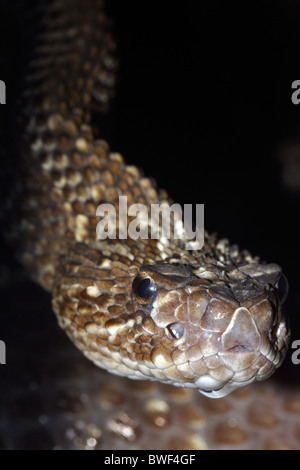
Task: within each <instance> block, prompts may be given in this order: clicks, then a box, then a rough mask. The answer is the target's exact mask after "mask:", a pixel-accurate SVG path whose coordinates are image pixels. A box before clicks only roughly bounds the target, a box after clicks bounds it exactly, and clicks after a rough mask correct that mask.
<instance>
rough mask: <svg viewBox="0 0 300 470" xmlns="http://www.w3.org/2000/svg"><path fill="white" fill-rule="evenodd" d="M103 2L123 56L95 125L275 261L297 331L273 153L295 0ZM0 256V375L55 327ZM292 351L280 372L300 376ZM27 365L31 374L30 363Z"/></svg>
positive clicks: (10, 37) (16, 45)
mask: <svg viewBox="0 0 300 470" xmlns="http://www.w3.org/2000/svg"><path fill="white" fill-rule="evenodd" d="M5 3H6V2H4V3H3V4H0V13H1V14H2V15H3V14H4V11H6V10H5V8H6V5H5ZM108 12H109V14H110V16H111V17H112V19H113V22H114V33H115V37H116V40H117V43H118V54H119V59H120V68H119V78H118V85H117V90H116V97H115V99H114V101H113V104H112V107H111V110H110V112H109V114H108V116H107V117H106V118H105V120H104V119H103V118H101V117H99V116H95V123H96V124H97V125H98V126H99V133H100V135H101V136H102V137H104V138H106V139H107V140H108V141H109V143H110V146H111V148H112V150H114V151H119V152H120V153H122V154H123V156H124V157H125V159H126V161H127V162H128V163H130V164H136V165H138V166H139V167H141V168H142V169H143V170H144V173H145V175H146V176H153V177H154V178H155V179H156V181H157V183H158V186H159V187H162V188H165V189H167V190H168V192H169V194H170V196H171V197H172V199H174V200H175V201H176V202H179V203H181V204H185V203H192V204H196V203H204V204H205V226H206V229H207V230H209V231H217V232H218V233H219V234H220V236H221V237H228V238H229V239H230V241H231V242H232V243H238V244H239V246H240V247H241V248H246V249H248V250H249V251H250V252H252V253H253V254H257V255H259V256H260V257H261V258H262V259H264V260H266V261H268V262H277V263H278V264H280V265H281V266H282V267H283V270H284V272H285V273H286V276H287V278H288V280H289V283H290V296H289V299H288V301H287V303H286V309H287V311H288V313H289V316H290V319H291V326H292V331H293V339H298V338H300V325H299V323H300V322H299V313H300V294H299V282H300V273H299V271H300V269H299V261H300V243H299V229H298V221H299V213H300V210H299V209H300V194H299V193H298V192H297V191H293V190H291V189H290V188H288V187H287V186H285V185H284V184H283V180H282V172H283V167H282V165H281V164H280V162H279V160H278V158H277V155H278V150H279V148H280V146H282V145H283V144H285V143H286V142H289V141H293V140H295V139H297V138H298V135H299V134H298V133H299V129H300V105H299V106H295V105H293V104H292V101H291V94H292V89H291V84H292V82H293V81H294V80H297V79H300V54H299V45H300V28H299V18H300V6H299V4H298V2H297V1H296V0H294V1H285V2H279V1H278V2H276V1H272V2H271V1H260V2H242V4H241V5H239V4H237V3H229V4H228V2H222V1H214V2H203V3H202V2H195V1H185V2H180V3H179V2H178V3H175V4H174V3H173V4H168V3H167V2H161V1H160V2H158V1H151V2H137V1H130V2H124V1H123V2H120V1H116V0H111V1H110V2H108ZM4 18H6V19H5V21H4ZM20 25H21V26H22V18H21V17H14V15H13V14H12V13H10V12H8V13H7V14H5V16H2V20H1V26H2V29H1V36H0V39H1V41H0V44H1V47H0V53H1V63H2V66H3V71H2V76H0V79H5V81H6V82H7V87H8V104H7V105H6V106H5V107H3V106H2V107H1V109H0V111H1V131H2V132H1V136H2V137H1V138H2V144H3V145H1V149H0V156H1V159H2V165H1V174H0V176H1V179H0V183H1V191H2V193H6V192H7V189H8V188H9V184H10V183H9V181H10V179H9V178H10V172H9V169H8V166H9V165H8V162H9V161H10V160H12V159H13V158H14V157H15V152H14V151H11V150H7V148H8V146H10V148H11V142H10V141H11V131H10V122H11V120H10V118H11V116H13V108H12V105H11V101H12V100H11V98H12V96H11V90H12V89H14V87H15V84H16V82H17V79H18V63H20V62H22V61H23V60H24V57H25V56H26V51H25V46H24V43H23V41H22V34H21V33H20V32H19V30H18V28H19V27H20ZM299 179H300V174H299ZM4 224H5V221H4ZM0 259H1V279H0V281H1V284H0V285H1V298H2V302H1V307H0V315H1V316H0V339H2V340H4V341H5V342H6V344H7V354H8V358H7V361H8V365H6V366H5V374H4V369H3V368H2V367H1V366H0V367H1V370H0V372H1V374H2V373H3V377H4V375H5V377H4V382H2V387H3V383H5V380H6V381H8V382H9V383H15V384H16V386H17V385H18V380H19V379H18V377H17V376H16V375H14V374H15V372H14V369H13V366H11V367H10V366H9V363H10V364H13V363H14V361H16V362H17V361H18V360H19V359H17V358H18V357H19V356H20V351H21V348H22V344H23V341H24V337H27V338H31V337H32V341H33V343H32V344H33V348H34V347H36V348H38V347H40V346H41V343H39V341H38V340H37V336H38V335H39V332H41V333H40V334H41V336H42V337H43V348H44V350H43V354H44V353H45V351H46V353H47V348H48V350H50V349H51V347H53V344H54V343H53V337H54V335H55V334H57V335H59V334H60V332H58V328H57V327H56V323H55V319H54V316H53V314H52V313H51V307H50V298H49V296H48V294H46V293H44V292H43V291H42V290H41V289H40V288H39V287H38V286H36V285H34V284H33V283H32V282H31V281H29V280H27V278H26V274H25V273H24V272H23V270H22V268H21V267H19V266H18V264H17V263H16V262H15V261H14V260H13V255H12V253H11V251H10V249H9V247H8V246H7V245H6V244H5V243H4V242H2V244H1V258H0ZM1 310H2V311H1ZM47 334H48V336H47ZM54 341H55V340H54ZM39 345H40V346H39ZM23 352H24V351H23V350H22V353H23ZM291 352H292V351H290V352H289V353H288V357H287V360H286V361H285V364H284V366H283V367H282V368H281V369H280V370H279V372H278V378H279V380H280V378H281V377H282V378H284V380H287V379H289V380H290V381H291V382H295V381H297V380H298V379H299V376H300V373H299V371H300V365H299V366H295V365H292V364H291V360H290V356H291ZM24 364H25V363H24ZM26 364H28V362H26ZM3 367H4V366H3ZM24 367H26V365H25V366H24ZM28 367H29V372H28V373H27V376H28V374H29V376H30V374H31V373H32V374H36V373H38V372H36V371H34V372H32V371H30V366H28ZM16 370H17V369H16ZM25 375H26V374H25ZM12 377H13V378H12ZM4 389H5V385H4ZM0 424H1V413H0ZM0 447H1V438H0Z"/></svg>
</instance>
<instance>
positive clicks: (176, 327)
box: [167, 323, 185, 339]
mask: <svg viewBox="0 0 300 470" xmlns="http://www.w3.org/2000/svg"><path fill="white" fill-rule="evenodd" d="M167 330H168V331H169V332H170V333H171V335H172V336H173V338H176V339H179V338H182V336H183V335H184V332H185V328H184V326H183V325H182V324H181V323H170V325H168V326H167Z"/></svg>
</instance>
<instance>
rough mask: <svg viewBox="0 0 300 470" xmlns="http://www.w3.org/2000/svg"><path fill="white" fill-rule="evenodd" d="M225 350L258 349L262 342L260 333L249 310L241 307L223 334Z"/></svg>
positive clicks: (247, 350) (246, 350)
mask: <svg viewBox="0 0 300 470" xmlns="http://www.w3.org/2000/svg"><path fill="white" fill-rule="evenodd" d="M222 343H223V351H224V352H230V353H247V352H248V353H249V352H253V351H256V350H257V349H258V347H259V344H260V333H259V331H258V329H257V326H256V323H255V321H254V319H253V316H252V315H251V313H250V312H249V310H248V309H247V308H245V307H239V308H237V309H236V310H235V312H234V314H233V317H232V319H231V321H230V323H229V325H228V327H227V328H226V330H225V332H224V333H223V335H222Z"/></svg>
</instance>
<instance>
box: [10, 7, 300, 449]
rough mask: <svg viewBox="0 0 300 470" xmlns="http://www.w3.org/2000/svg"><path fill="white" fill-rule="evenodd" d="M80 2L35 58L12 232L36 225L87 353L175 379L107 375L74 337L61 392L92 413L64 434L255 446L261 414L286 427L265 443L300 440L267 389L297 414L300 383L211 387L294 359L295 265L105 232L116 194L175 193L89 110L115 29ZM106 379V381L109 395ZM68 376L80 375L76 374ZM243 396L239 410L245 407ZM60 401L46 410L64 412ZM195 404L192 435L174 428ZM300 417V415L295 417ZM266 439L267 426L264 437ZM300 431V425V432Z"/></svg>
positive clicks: (105, 98)
mask: <svg viewBox="0 0 300 470" xmlns="http://www.w3.org/2000/svg"><path fill="white" fill-rule="evenodd" d="M70 5H71V3H69V2H68V1H65V2H59V1H57V2H55V1H54V2H51V4H50V5H49V8H48V10H47V12H46V13H45V16H44V25H45V30H44V31H43V32H42V33H41V35H40V37H39V44H38V46H37V47H36V50H35V57H34V59H33V60H32V61H31V63H30V66H29V70H28V71H27V79H26V82H27V83H26V85H25V91H24V95H23V98H24V103H25V104H24V106H23V109H24V113H23V116H22V127H23V128H25V129H26V132H25V135H24V140H23V144H22V155H23V159H22V169H21V175H20V177H19V181H20V185H19V186H18V187H17V188H16V193H15V195H14V198H13V199H14V204H15V205H16V207H18V209H19V210H20V212H19V214H18V217H17V219H16V222H15V223H14V227H13V232H12V234H11V235H10V238H12V239H13V241H14V243H15V244H16V245H17V246H20V240H21V242H22V243H21V245H22V246H21V250H20V253H19V257H20V259H21V261H22V263H23V264H24V265H25V266H26V267H27V268H28V270H29V271H30V272H31V273H32V276H33V278H34V279H35V280H36V281H37V282H38V283H39V284H40V285H41V286H43V287H44V288H45V289H46V290H47V291H49V292H51V293H52V299H53V300H52V304H53V309H54V311H55V313H56V315H57V318H58V321H59V324H60V326H61V327H62V328H63V329H65V330H66V332H67V333H68V335H69V337H70V338H71V339H72V341H73V342H74V343H75V344H76V346H77V347H78V348H79V349H81V350H82V351H83V353H84V354H85V356H87V357H88V358H89V359H91V360H92V361H93V362H94V363H95V364H96V365H99V366H100V367H101V368H104V369H107V370H109V371H110V372H113V373H114V374H117V375H121V376H122V375H124V376H126V377H129V378H133V379H149V378H150V379H152V380H153V379H154V380H158V381H159V382H165V384H156V383H152V382H144V381H143V380H142V381H140V382H139V381H129V380H127V379H122V378H114V377H113V376H108V375H107V373H105V372H99V370H98V369H95V368H92V365H89V366H86V362H85V361H84V359H83V358H82V359H81V358H80V356H76V352H75V353H74V352H72V353H71V354H74V355H75V356H74V357H75V358H76V359H75V361H76V364H77V371H76V375H77V374H78V376H77V377H78V389H77V391H76V392H75V395H73V392H72V391H70V394H71V396H70V397H65V398H63V399H62V400H61V403H65V405H63V406H66V407H67V406H68V405H69V404H70V406H71V407H72V406H73V403H74V402H75V405H74V406H75V408H76V407H77V409H75V410H74V409H72V410H71V413H73V415H74V416H76V413H77V411H78V409H80V413H79V414H81V419H77V418H75V421H74V422H73V424H72V427H69V428H68V426H67V424H64V425H62V426H63V427H64V428H65V434H64V437H63V439H62V441H61V443H60V444H57V447H60V446H61V447H66V448H68V447H70V448H82V447H83V448H88V447H90V448H91V447H92V448H95V447H96V448H113V447H114V448H125V447H126V448H147V446H148V445H149V444H147V442H146V440H145V439H146V437H147V439H148V438H149V433H150V434H151V430H150V429H153V431H152V434H151V435H153V439H152V445H153V447H156V448H158V447H159V439H158V440H157V444H156V443H155V438H154V435H155V434H156V432H157V431H156V430H157V429H161V430H162V431H164V432H165V443H164V448H172V449H179V448H180V449H202V448H208V447H211V448H214V447H216V446H220V447H224V448H227V446H229V445H235V446H236V447H237V448H243V447H244V446H245V442H246V441H247V439H248V437H249V436H248V433H251V432H252V431H251V429H250V426H249V427H247V423H248V422H249V423H251V424H255V425H257V426H258V428H259V427H261V429H263V430H264V433H265V430H266V429H267V428H268V427H270V428H272V437H271V433H270V437H269V438H268V436H267V433H265V438H264V440H263V446H264V447H265V448H275V447H282V448H285V447H289V446H288V445H286V446H285V444H284V442H283V441H282V439H281V437H279V436H278V437H277V438H276V437H275V438H274V433H273V428H274V427H276V426H278V427H279V426H280V430H281V431H282V428H283V426H282V422H283V421H284V418H283V417H282V416H281V415H280V412H279V413H278V414H276V415H274V414H273V413H272V412H271V411H269V412H268V410H266V409H265V407H264V405H262V403H263V399H262V401H261V402H260V399H259V397H260V396H262V397H264V401H265V399H266V397H268V399H269V400H270V409H269V410H271V409H273V408H274V407H276V406H277V404H278V400H281V402H280V407H281V408H282V407H283V408H284V407H285V408H286V409H289V410H290V411H291V413H293V412H294V411H295V410H296V412H298V407H299V403H298V401H297V398H296V397H293V396H291V398H290V399H279V398H277V397H276V393H275V392H274V385H272V386H271V385H270V386H269V387H268V386H266V387H264V388H260V387H259V386H258V387H257V388H255V387H253V388H248V389H246V390H244V389H243V390H240V391H236V392H234V394H233V397H234V398H231V397H230V396H229V397H228V398H227V397H226V398H222V399H221V400H217V401H216V402H215V401H214V402H213V403H214V404H212V401H211V400H209V399H208V398H204V397H200V396H199V393H198V391H197V390H200V391H201V392H202V393H203V394H206V395H208V396H210V397H216V398H218V397H224V396H225V395H227V394H228V393H230V392H231V391H232V390H235V389H236V388H239V387H242V386H244V385H247V384H249V383H251V382H253V381H256V380H257V381H261V380H263V379H265V378H267V377H269V376H270V375H271V374H272V373H273V372H274V370H275V369H276V368H277V367H279V365H280V364H281V363H282V361H283V358H284V356H285V353H286V350H287V346H288V342H289V330H288V327H287V325H286V320H285V317H284V315H283V313H282V303H283V300H284V297H285V295H282V292H281V290H282V283H283V284H284V282H285V281H284V278H283V277H282V273H281V269H280V268H279V267H278V266H277V265H275V264H260V262H259V260H258V258H253V257H252V256H251V255H250V254H249V253H248V252H240V251H239V250H238V248H237V247H236V246H230V245H229V243H228V242H227V241H226V240H218V239H217V238H216V237H215V236H214V235H212V236H209V235H207V234H206V235H205V244H204V248H203V249H202V250H201V251H199V252H189V251H187V250H184V242H182V241H178V240H175V239H171V240H167V241H166V240H130V239H128V240H124V241H123V240H122V241H121V240H118V239H116V240H110V241H109V242H101V241H99V240H98V239H97V238H96V234H95V231H96V225H97V223H98V219H97V217H96V216H95V214H96V209H97V206H98V205H99V204H100V203H101V202H109V203H112V204H113V205H114V207H115V208H116V210H117V212H118V203H117V201H118V197H119V196H120V195H126V196H127V198H128V203H129V204H131V203H134V202H140V203H143V204H145V205H146V206H147V207H150V205H151V204H153V203H158V202H159V203H164V202H166V203H167V204H170V203H171V201H170V200H169V199H168V196H167V194H166V193H165V192H164V191H158V190H157V189H156V187H155V186H154V185H153V182H152V181H150V180H149V179H147V178H145V177H144V176H143V175H142V174H141V172H140V171H139V170H137V168H135V167H131V166H126V165H125V163H124V161H123V158H122V157H121V156H120V155H119V154H117V153H112V152H111V151H110V149H109V147H108V145H107V143H106V142H104V141H102V140H95V138H94V135H93V131H92V128H91V126H90V125H89V121H90V110H91V109H92V107H93V106H97V108H98V110H100V112H105V111H106V109H107V106H108V104H109V101H110V99H111V97H112V96H113V87H114V82H115V70H116V61H115V57H114V54H115V44H114V41H113V38H112V36H111V33H110V27H109V22H108V21H107V18H106V16H105V13H104V10H103V4H102V2H101V1H95V2H93V8H91V9H90V8H87V7H86V4H85V3H84V2H80V1H78V2H76V7H77V8H70ZM72 5H74V2H72ZM62 6H63V8H62ZM82 58H84V60H82ZM20 219H21V223H20ZM120 229H121V227H119V226H117V230H120ZM145 279H147V280H150V283H151V286H153V287H155V297H154V298H153V299H151V308H150V309H149V302H148V299H146V301H145V299H144V298H143V296H142V295H141V294H140V291H139V284H140V283H141V282H142V281H143V280H145ZM284 288H285V286H283V289H284ZM178 325H180V326H181V327H183V328H182V329H178ZM178 331H180V332H183V333H182V334H181V333H180V334H179V333H178ZM65 347H66V349H67V348H68V346H64V348H65ZM62 350H63V349H62ZM62 354H63V353H62ZM66 354H67V355H68V353H66ZM81 362H82V364H83V366H81ZM81 367H82V369H81ZM85 367H87V369H86V372H84V374H83V375H84V376H85V378H84V379H82V381H81V379H80V377H82V375H81V371H82V370H83V369H84V368H85ZM89 371H91V372H89ZM90 373H91V376H90V377H89V374H90ZM97 374H99V375H98V376H97V377H98V378H96V375H97ZM66 380H67V379H66ZM72 380H74V377H72ZM76 380H77V379H76ZM124 381H125V382H124ZM79 382H80V383H79ZM168 384H171V385H168ZM173 385H179V386H180V387H185V388H179V389H177V388H174V387H173ZM34 387H35V385H34V384H33V385H32V388H34ZM90 387H91V388H90ZM93 387H95V388H97V390H98V391H99V390H100V392H99V393H98V394H97V397H96V396H95V388H94V390H93ZM191 388H195V389H197V390H191ZM62 389H64V390H67V391H68V390H72V387H70V386H69V384H68V382H67V381H66V383H65V385H64V386H63V387H62ZM83 389H84V390H85V393H83V392H82V390H83ZM78 390H81V391H78ZM62 393H63V392H62ZM66 393H68V392H66ZM253 394H257V396H258V400H257V402H256V403H255V404H253ZM166 397H168V398H167V399H166ZM239 400H240V406H236V405H235V404H236V403H238V402H239ZM272 400H273V402H272ZM135 401H138V403H139V406H138V409H140V410H142V411H141V416H143V417H144V419H145V421H146V423H147V424H146V426H147V429H148V431H147V432H145V431H143V429H141V424H140V422H139V418H134V416H130V415H131V413H130V412H129V410H130V409H132V407H133V405H132V403H134V402H135ZM282 401H283V402H282ZM233 403H234V407H235V412H236V414H233V415H231V414H230V413H231V405H232V404H233ZM95 409H96V410H98V415H99V416H100V415H101V417H102V418H103V416H105V418H104V421H105V427H106V429H101V428H100V427H99V426H98V425H97V424H95V423H93V422H92V418H91V413H92V411H93V413H94V412H95ZM174 409H176V412H174V411H173V410H174ZM241 409H243V412H245V409H247V412H246V413H245V416H247V418H245V420H244V421H243V423H241V425H239V421H240V418H237V416H238V415H239V412H240V410H241ZM214 413H218V416H217V417H216V414H215V415H214ZM222 413H224V414H222ZM66 414H67V413H66ZM229 414H230V416H231V417H230V418H229V417H228V416H229ZM43 416H44V418H43ZM47 416H48V417H46V414H45V415H42V417H41V419H42V420H43V419H44V420H45V419H46V420H49V416H51V419H52V416H53V415H52V413H49V415H48V414H47ZM222 417H223V421H222ZM102 418H101V419H102ZM66 419H68V418H67V417H66ZM181 419H182V420H183V422H184V423H185V426H186V430H187V432H186V433H185V437H184V439H182V438H181V439H179V438H178V436H176V434H175V432H174V429H175V428H176V423H180V422H181ZM54 421H55V420H54ZM171 421H172V427H170V429H169V423H170V422H171ZM61 423H62V421H61ZM294 424H295V426H294V427H295V429H297V422H296V418H295V423H294ZM177 425H178V424H177ZM53 426H55V423H50V424H49V428H50V429H51V427H52V428H53ZM60 426H61V424H60ZM204 429H205V432H204V431H203V430H204ZM105 431H107V433H106V432H105ZM254 440H255V439H254ZM252 441H253V439H252ZM261 441H262V439H261V438H260V437H259V433H258V434H257V439H256V443H257V442H261ZM296 441H297V432H296V433H295V432H294V441H293V442H294V445H295V447H296ZM254 445H255V444H254ZM246 447H247V445H246Z"/></svg>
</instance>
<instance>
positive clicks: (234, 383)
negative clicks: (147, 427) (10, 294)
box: [53, 244, 290, 398]
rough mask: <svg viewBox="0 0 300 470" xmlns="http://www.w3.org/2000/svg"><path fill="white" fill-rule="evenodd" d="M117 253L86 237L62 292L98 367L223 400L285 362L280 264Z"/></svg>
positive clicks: (65, 264) (66, 266)
mask: <svg viewBox="0 0 300 470" xmlns="http://www.w3.org/2000/svg"><path fill="white" fill-rule="evenodd" d="M118 250H119V251H121V250H122V247H121V245H120V246H119V245H118ZM108 255H109V256H108ZM108 255H107V256H106V255H103V253H102V252H101V251H99V250H98V249H96V248H92V247H88V246H87V245H84V244H77V245H76V247H75V248H74V249H72V252H70V253H69V254H68V256H66V257H65V258H63V259H62V263H61V274H60V276H58V277H57V283H56V286H55V289H54V293H53V307H54V311H55V312H56V314H57V316H58V320H59V323H60V326H62V327H63V328H64V329H65V330H66V331H67V333H68V335H69V336H70V338H71V339H72V341H73V342H74V343H75V344H76V345H77V347H78V348H79V349H81V350H82V351H83V353H84V354H85V355H86V356H87V357H88V358H89V359H91V360H92V361H93V362H94V363H95V364H96V365H97V366H99V367H102V368H105V369H107V370H108V371H109V372H111V373H114V374H118V375H123V376H126V377H129V378H132V379H151V380H158V381H160V382H163V383H169V384H173V385H176V386H181V387H191V388H196V389H198V390H199V391H200V392H201V393H203V394H204V395H207V396H210V397H212V398H219V397H222V396H225V395H227V394H228V393H230V392H232V391H233V390H235V389H236V388H239V387H242V386H244V385H247V384H249V383H251V382H254V381H261V380H264V379H266V378H267V377H269V376H270V375H271V374H272V373H273V372H274V371H275V369H276V368H277V367H279V366H280V364H281V363H282V361H283V359H284V356H285V353H286V350H287V347H288V342H289V335H290V332H289V328H288V326H287V321H286V319H285V317H284V314H283V312H282V304H283V302H284V300H285V298H286V295H287V289H288V284H287V281H286V279H285V277H284V276H283V274H282V272H281V268H280V267H279V266H277V265H276V264H258V263H257V262H255V261H253V262H250V263H249V262H244V263H243V262H239V263H238V262H235V263H226V264H225V263H223V264H222V263H216V262H215V263H209V262H205V263H198V264H196V263H195V264H192V263H190V264H189V263H184V262H182V260H180V261H181V262H178V260H177V261H176V262H175V261H174V262H173V261H172V262H171V260H169V262H167V260H165V261H161V260H160V261H159V262H156V263H155V262H152V264H151V263H149V264H146V263H145V264H135V263H133V262H132V261H131V260H130V259H129V257H127V256H125V255H126V252H125V251H124V255H118V256H117V255H116V253H115V252H114V253H111V254H110V253H108ZM68 260H71V261H68Z"/></svg>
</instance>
